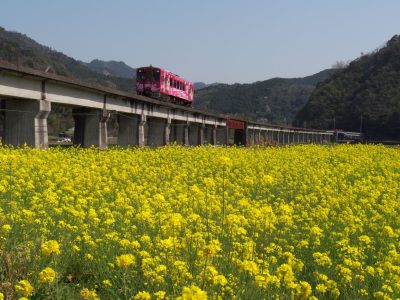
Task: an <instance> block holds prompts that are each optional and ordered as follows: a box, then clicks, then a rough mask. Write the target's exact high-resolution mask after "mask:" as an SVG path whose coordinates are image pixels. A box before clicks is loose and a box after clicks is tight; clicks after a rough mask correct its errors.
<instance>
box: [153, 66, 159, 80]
mask: <svg viewBox="0 0 400 300" xmlns="http://www.w3.org/2000/svg"><path fill="white" fill-rule="evenodd" d="M153 77H154V81H156V82H159V81H160V70H158V69H157V70H155V71H154V73H153Z"/></svg>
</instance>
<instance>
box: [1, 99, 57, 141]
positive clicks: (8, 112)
mask: <svg viewBox="0 0 400 300" xmlns="http://www.w3.org/2000/svg"><path fill="white" fill-rule="evenodd" d="M3 101H4V102H3V107H4V109H5V111H4V128H3V139H2V140H3V144H5V145H13V146H15V147H17V146H23V145H24V144H26V145H28V146H30V147H35V148H46V147H48V144H49V139H48V131H47V117H48V116H49V113H50V111H51V103H50V102H49V101H46V100H20V99H7V100H3Z"/></svg>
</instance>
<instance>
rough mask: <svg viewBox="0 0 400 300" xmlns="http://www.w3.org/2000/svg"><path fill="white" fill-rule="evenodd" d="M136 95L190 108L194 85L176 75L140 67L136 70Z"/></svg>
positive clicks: (154, 68) (161, 70)
mask: <svg viewBox="0 0 400 300" xmlns="http://www.w3.org/2000/svg"><path fill="white" fill-rule="evenodd" d="M136 93H137V94H138V95H145V96H148V97H151V98H156V99H160V100H163V101H168V102H172V103H176V104H180V105H185V106H191V105H192V102H193V96H194V85H193V83H191V82H189V81H187V80H185V79H184V78H182V77H180V76H178V75H175V74H173V73H171V72H168V71H166V70H163V69H161V68H156V67H153V66H151V65H150V67H142V68H138V69H137V70H136Z"/></svg>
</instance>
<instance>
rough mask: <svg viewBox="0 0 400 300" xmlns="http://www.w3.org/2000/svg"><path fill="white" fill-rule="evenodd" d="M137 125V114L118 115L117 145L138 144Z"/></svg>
mask: <svg viewBox="0 0 400 300" xmlns="http://www.w3.org/2000/svg"><path fill="white" fill-rule="evenodd" d="M138 125H139V117H138V116H137V115H132V114H130V115H124V114H119V115H118V145H119V146H137V145H138Z"/></svg>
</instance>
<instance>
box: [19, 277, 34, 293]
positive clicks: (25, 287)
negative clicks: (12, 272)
mask: <svg viewBox="0 0 400 300" xmlns="http://www.w3.org/2000/svg"><path fill="white" fill-rule="evenodd" d="M15 290H16V291H17V292H20V293H21V294H22V295H23V296H25V297H29V296H30V295H32V293H33V291H34V290H35V289H34V288H33V286H32V285H31V284H30V283H29V281H28V280H21V281H19V282H18V284H16V285H15Z"/></svg>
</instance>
